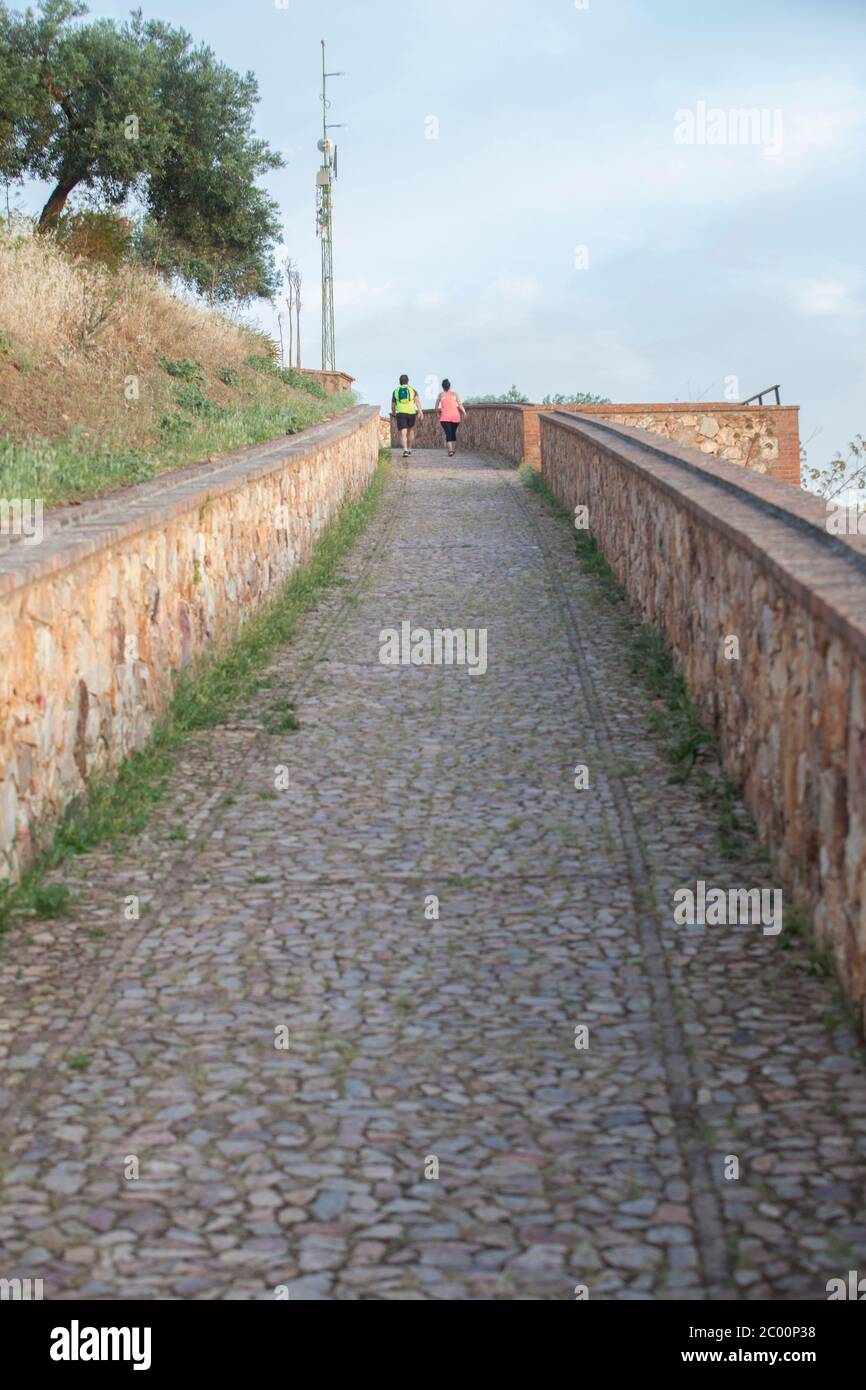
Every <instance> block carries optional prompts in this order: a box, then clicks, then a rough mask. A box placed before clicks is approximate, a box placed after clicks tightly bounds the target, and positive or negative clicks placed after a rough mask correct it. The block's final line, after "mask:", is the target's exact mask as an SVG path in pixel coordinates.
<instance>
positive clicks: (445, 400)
mask: <svg viewBox="0 0 866 1390" xmlns="http://www.w3.org/2000/svg"><path fill="white" fill-rule="evenodd" d="M439 419H440V420H445V421H446V422H447V423H449V424H453V425H459V424H460V410H459V408H458V405H457V397H456V396H455V394H454V392H453V391H443V393H442V400H441V401H440V402H439Z"/></svg>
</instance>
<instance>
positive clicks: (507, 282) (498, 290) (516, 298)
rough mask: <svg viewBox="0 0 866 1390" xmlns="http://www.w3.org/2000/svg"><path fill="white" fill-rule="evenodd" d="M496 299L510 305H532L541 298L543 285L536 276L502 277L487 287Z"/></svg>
mask: <svg viewBox="0 0 866 1390" xmlns="http://www.w3.org/2000/svg"><path fill="white" fill-rule="evenodd" d="M487 293H488V294H489V295H491V296H492V297H493V298H494V299H498V300H504V301H505V302H506V303H510V304H531V303H534V301H535V300H537V299H540V297H541V284H540V282H539V280H538V279H537V278H536V277H535V276H534V275H524V276H520V275H500V276H499V278H498V279H496V280H494V281H493V283H492V284H491V285H488V287H487Z"/></svg>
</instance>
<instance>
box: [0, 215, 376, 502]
mask: <svg viewBox="0 0 866 1390" xmlns="http://www.w3.org/2000/svg"><path fill="white" fill-rule="evenodd" d="M351 399H352V398H351V397H349V396H346V397H334V396H329V397H326V396H325V395H324V393H323V391H322V390H321V388H320V387H318V386H317V385H316V384H314V383H309V382H305V381H304V379H303V378H302V377H298V376H297V375H295V374H293V373H291V372H286V371H281V370H280V369H279V368H278V367H277V365H276V362H275V359H274V347H273V344H272V342H271V340H270V339H269V338H267V337H265V336H264V335H263V334H260V333H256V332H254V331H252V330H251V329H248V328H244V327H241V326H239V325H238V324H236V323H234V322H232V321H231V320H230V319H229V318H227V317H225V316H224V315H222V314H219V313H215V312H211V311H209V310H207V309H204V308H200V307H197V306H196V305H193V304H190V303H188V302H187V301H185V300H182V299H179V298H177V297H176V296H174V295H173V294H171V293H170V292H169V291H168V290H167V289H166V288H165V287H164V286H163V285H162V284H161V283H160V281H159V280H157V279H156V278H155V277H154V276H153V275H151V274H149V273H148V272H147V271H146V270H144V269H142V268H140V267H138V266H134V265H125V264H124V265H121V266H120V267H119V268H118V269H116V270H109V269H107V268H106V267H105V266H102V265H99V264H96V263H94V262H92V261H87V260H83V259H76V258H74V257H72V256H70V255H68V254H67V253H66V252H64V251H63V250H61V249H60V247H58V245H57V244H56V243H55V242H53V241H52V240H50V239H45V238H41V237H35V236H34V235H33V234H32V232H31V231H30V229H29V228H28V227H26V226H25V227H23V228H22V227H18V228H16V229H15V230H14V231H13V232H10V231H8V230H7V231H3V232H0V497H30V498H42V499H43V502H44V504H45V506H52V505H57V504H58V503H61V502H68V501H72V500H77V499H80V498H82V497H85V496H88V495H93V494H95V493H101V492H106V491H108V490H110V489H111V488H115V487H120V486H123V485H125V484H128V483H134V482H141V481H144V480H146V479H148V478H152V477H154V476H156V475H157V474H158V473H161V472H165V471H167V470H168V469H171V468H177V467H180V466H182V465H184V464H189V463H197V462H202V461H206V460H208V459H209V458H213V457H216V456H218V455H219V454H222V453H225V452H227V451H228V450H231V449H236V448H240V447H242V446H243V445H245V444H254V443H259V442H260V441H262V440H265V439H270V438H273V437H274V436H276V435H280V434H294V433H296V432H297V431H298V430H300V429H304V428H306V427H307V426H308V425H311V424H314V423H315V422H316V421H318V420H322V419H326V418H328V417H330V416H332V415H334V414H336V413H337V412H338V411H340V410H342V409H345V408H346V406H347V405H349V404H350V403H351Z"/></svg>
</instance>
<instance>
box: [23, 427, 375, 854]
mask: <svg viewBox="0 0 866 1390" xmlns="http://www.w3.org/2000/svg"><path fill="white" fill-rule="evenodd" d="M378 416H379V412H378V409H375V408H372V407H369V406H356V407H354V408H353V409H352V410H349V411H347V412H346V413H345V414H343V415H340V416H338V417H337V418H336V419H334V420H331V421H328V422H326V423H324V424H321V425H316V426H314V427H313V428H312V429H309V430H306V431H304V433H303V434H300V435H296V436H292V437H285V438H283V439H280V440H278V441H273V442H271V443H269V444H265V445H260V446H258V447H256V448H253V449H245V450H242V451H240V452H239V453H237V454H232V455H229V456H227V457H225V458H223V459H221V460H219V461H218V462H217V463H215V464H211V465H207V466H205V467H201V466H196V467H194V468H187V469H183V470H181V471H180V472H179V473H176V474H172V475H170V476H169V477H163V478H160V479H158V480H156V481H155V482H153V483H145V484H141V485H140V486H138V487H134V488H129V489H124V490H123V491H122V492H119V493H115V494H114V495H113V496H112V497H109V498H105V499H101V500H97V501H92V502H89V503H85V504H84V505H82V506H80V507H76V508H66V509H64V510H62V511H58V512H56V513H53V514H49V516H48V517H46V519H45V531H44V536H43V539H42V542H41V544H39V545H29V544H27V543H25V541H24V540H18V541H15V542H12V543H8V542H7V544H6V545H5V546H4V547H3V550H2V552H0V651H2V652H3V663H2V667H0V769H2V771H0V876H8V875H10V874H11V875H13V876H15V875H17V873H18V872H19V871H20V869H21V867H22V866H23V865H24V864H26V863H27V862H28V860H29V859H30V858H31V856H32V852H33V848H34V841H35V833H36V831H37V829H38V826H39V823H40V822H41V821H43V820H45V821H49V822H50V821H51V820H53V819H55V818H56V817H57V816H58V815H59V814H60V812H61V811H62V810H63V808H64V807H65V806H66V804H67V803H68V802H69V800H70V799H71V798H72V797H73V796H75V795H76V793H79V792H80V791H81V790H82V788H83V787H84V785H85V783H86V781H87V779H88V778H89V777H90V775H91V774H92V773H93V772H94V771H96V770H111V769H114V768H116V767H117V765H118V764H119V763H120V761H121V760H122V759H123V758H124V757H125V756H126V755H127V754H129V753H130V752H132V750H133V749H136V748H140V747H141V746H142V745H143V744H144V743H145V741H146V740H147V737H148V735H149V733H150V730H151V728H152V725H153V722H154V719H155V717H156V716H157V714H158V713H159V711H160V710H161V709H163V708H164V707H165V704H166V701H167V699H168V697H169V695H170V693H171V689H172V675H173V672H175V671H176V670H177V669H179V668H181V667H183V666H186V665H187V664H188V663H189V662H190V661H191V660H192V659H193V657H195V656H196V655H197V654H198V653H200V652H202V651H203V650H204V649H205V648H206V647H208V646H210V645H211V644H213V643H217V642H220V641H221V640H223V639H225V638H226V637H228V636H229V635H230V634H231V633H232V632H233V631H235V630H236V629H237V627H238V625H239V624H240V623H242V622H243V620H244V618H245V617H246V616H247V615H248V614H249V613H251V612H253V611H254V610H255V609H256V608H257V607H258V606H259V605H260V604H261V603H262V602H263V600H265V599H266V598H267V597H268V596H269V595H273V594H274V593H275V592H276V591H278V589H279V588H280V586H281V585H282V583H283V582H284V581H285V580H286V579H287V578H288V576H289V574H290V573H291V571H292V570H293V569H295V568H296V566H298V565H299V564H301V563H302V562H303V561H304V560H306V559H307V558H308V557H309V555H310V553H311V550H312V547H313V544H314V542H315V539H316V537H317V536H318V534H319V532H320V531H321V530H322V528H323V527H324V526H325V525H326V524H327V523H328V522H329V521H331V520H332V518H333V517H334V516H335V515H336V513H337V511H338V509H339V507H340V505H341V503H342V502H343V501H345V500H346V499H347V498H351V497H357V496H358V495H359V494H360V493H361V492H362V491H363V489H364V487H365V485H366V484H367V482H368V480H369V478H370V476H371V474H372V473H373V470H374V469H375V467H376V462H377V458H378V450H379V427H378Z"/></svg>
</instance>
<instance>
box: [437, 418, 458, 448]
mask: <svg viewBox="0 0 866 1390" xmlns="http://www.w3.org/2000/svg"><path fill="white" fill-rule="evenodd" d="M439 423H440V425H441V426H442V428H443V430H444V431H445V438H446V440H447V441H448V443H449V444H453V443H455V441H456V439H457V431H458V430H459V428H460V421H459V420H440V421H439Z"/></svg>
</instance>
